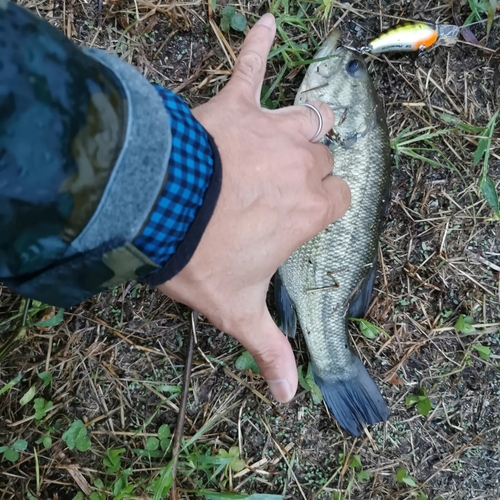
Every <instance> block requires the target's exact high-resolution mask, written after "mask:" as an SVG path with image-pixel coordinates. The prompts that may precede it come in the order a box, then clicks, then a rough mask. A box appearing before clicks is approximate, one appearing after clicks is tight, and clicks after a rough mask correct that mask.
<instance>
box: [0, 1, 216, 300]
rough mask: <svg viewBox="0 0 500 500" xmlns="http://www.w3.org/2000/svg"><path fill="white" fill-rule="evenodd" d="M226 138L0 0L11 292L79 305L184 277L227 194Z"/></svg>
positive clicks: (135, 76)
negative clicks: (111, 292) (221, 149)
mask: <svg viewBox="0 0 500 500" xmlns="http://www.w3.org/2000/svg"><path fill="white" fill-rule="evenodd" d="M221 177H222V173H221V165H220V159H219V156H218V153H217V148H216V146H215V143H214V142H213V139H212V138H211V137H210V135H209V134H208V133H207V132H206V131H205V130H204V129H203V127H202V126H201V125H200V124H199V123H198V122H197V121H196V120H195V119H194V117H193V115H192V114H191V112H190V111H189V109H188V107H187V106H186V105H185V104H184V103H183V102H182V101H181V100H180V99H179V98H178V97H177V96H174V95H173V94H172V93H171V92H168V91H167V90H165V89H162V88H160V87H156V86H153V85H151V84H150V83H149V82H148V81H147V80H146V79H145V78H144V77H143V76H142V75H141V74H140V73H139V72H137V71H136V70H135V69H134V68H132V67H131V66H130V65H128V64H126V63H124V62H123V61H121V60H120V59H118V58H117V57H115V56H112V55H110V54H107V53H105V52H103V51H98V50H85V49H84V50H81V49H79V48H78V47H76V46H75V45H74V44H73V43H71V42H70V41H69V40H68V39H66V38H65V37H64V35H63V34H62V33H60V32H59V31H58V30H57V29H56V28H54V27H52V26H51V25H49V24H48V23H46V22H45V21H43V20H42V19H40V18H39V17H37V16H35V15H34V14H32V13H31V12H29V11H28V10H25V9H23V8H21V7H19V6H17V5H15V4H12V3H9V2H6V1H5V0H0V282H1V283H4V284H6V285H7V286H9V288H11V289H13V290H15V291H17V292H18V293H21V294H23V295H25V296H28V297H31V298H34V299H36V300H40V301H43V302H46V303H49V304H53V305H56V306H60V307H70V306H72V305H75V304H77V303H78V302H80V301H81V300H83V299H85V298H88V297H90V296H92V295H94V294H96V293H99V292H100V291H103V290H106V289H107V288H110V287H114V286H117V285H119V284H121V283H124V282H126V281H129V280H132V279H141V280H142V281H145V282H148V283H150V284H152V285H156V284H159V283H161V282H163V281H166V280H168V279H170V278H171V277H173V276H175V274H177V273H178V272H179V271H180V270H181V269H182V268H183V267H184V266H185V265H186V263H187V262H188V261H189V259H190V258H191V256H192V255H193V253H194V251H195V249H196V247H197V245H198V243H199V241H200V239H201V236H202V234H203V231H204V229H205V228H206V225H207V224H208V221H209V220H210V217H211V215H212V212H213V209H214V207H215V203H216V201H217V198H218V194H219V191H220V186H221Z"/></svg>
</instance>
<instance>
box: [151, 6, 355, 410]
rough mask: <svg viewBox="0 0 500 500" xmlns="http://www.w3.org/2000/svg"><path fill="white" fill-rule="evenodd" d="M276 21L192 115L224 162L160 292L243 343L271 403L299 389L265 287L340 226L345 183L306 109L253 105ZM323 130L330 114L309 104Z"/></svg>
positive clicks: (268, 18)
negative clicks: (213, 198)
mask: <svg viewBox="0 0 500 500" xmlns="http://www.w3.org/2000/svg"><path fill="white" fill-rule="evenodd" d="M275 30H276V27H275V20H274V17H273V16H272V15H271V14H266V15H264V16H263V17H262V18H261V19H260V20H259V22H257V23H256V25H255V26H254V27H253V28H252V29H251V30H250V32H249V33H248V35H247V37H246V39H245V42H244V44H243V46H242V48H241V52H240V55H239V58H238V61H237V62H236V65H235V67H234V71H233V75H232V78H231V80H230V82H229V83H228V84H227V85H226V87H225V88H224V89H223V90H222V91H221V92H220V93H219V94H218V95H217V96H216V97H214V98H213V99H211V100H210V101H209V102H208V103H207V104H204V105H202V106H200V107H198V108H196V109H195V110H194V111H193V114H194V115H195V117H196V118H197V120H198V121H199V122H200V123H201V124H202V125H203V126H204V127H205V129H206V130H207V131H208V132H209V133H210V134H211V135H212V137H213V138H214V140H215V142H216V144H217V147H218V149H219V152H220V156H221V159H222V167H223V175H222V188H221V192H220V195H219V199H218V202H217V205H216V207H215V210H214V213H213V215H212V218H211V220H210V222H209V224H208V226H207V228H206V230H205V232H204V234H203V237H202V239H201V241H200V243H199V245H198V248H197V249H196V251H195V253H194V255H193V257H192V258H191V260H190V261H189V263H188V264H187V265H186V267H185V268H184V269H183V270H182V271H181V272H180V273H179V274H177V275H176V276H175V277H174V278H172V279H171V280H169V281H167V282H166V283H163V284H162V285H160V286H159V287H158V289H159V290H161V291H162V292H163V293H165V294H166V295H168V296H169V297H172V298H173V299H175V300H178V301H179V302H182V303H184V304H187V305H189V306H190V307H192V308H193V309H195V310H197V311H199V312H200V313H202V314H203V315H204V316H206V317H207V318H208V319H209V320H210V321H211V322H212V323H213V324H214V325H215V326H216V327H218V328H219V329H221V330H222V331H224V332H226V333H229V334H230V335H232V336H233V337H235V338H236V339H237V340H238V341H239V342H241V343H242V344H243V345H244V346H245V347H246V348H247V349H248V350H249V351H250V353H251V354H252V355H253V357H254V359H255V361H256V362H257V364H258V365H259V367H260V370H261V373H262V375H263V377H264V378H265V379H266V380H267V382H268V384H269V388H270V390H271V392H272V394H273V396H274V397H275V398H276V399H277V400H278V401H282V402H285V401H289V400H290V399H292V398H293V396H294V394H295V391H296V389H297V368H296V365H295V359H294V356H293V352H292V349H291V347H290V344H289V342H288V340H287V339H286V337H285V336H284V335H283V334H282V333H281V332H280V330H279V329H278V327H277V326H276V324H275V323H274V321H273V319H272V317H271V315H270V314H269V311H268V309H267V306H266V293H267V289H268V286H269V280H270V279H271V277H272V275H273V274H274V272H275V271H276V269H277V268H278V267H279V266H280V265H281V264H282V263H283V262H284V261H285V260H286V259H287V258H288V257H289V256H290V255H291V254H292V253H293V252H294V251H295V250H296V249H297V248H298V247H299V246H300V245H302V244H303V243H305V242H306V241H308V240H310V239H311V238H312V237H313V236H315V235H316V234H318V233H319V232H320V231H322V230H323V229H324V228H325V227H326V226H327V225H328V224H330V223H331V222H333V221H334V220H336V219H338V218H340V217H342V215H343V214H344V213H345V212H346V210H347V208H348V207H349V203H350V191H349V188H348V186H347V184H346V183H345V182H344V181H343V180H341V179H340V178H338V177H332V176H331V175H330V173H331V172H332V168H333V159H332V155H331V153H330V151H329V150H328V148H327V147H326V146H324V145H322V144H316V143H313V142H311V141H310V139H311V138H312V137H314V135H315V133H316V131H317V128H318V117H317V116H316V115H315V113H314V111H312V110H311V109H309V108H307V107H304V106H292V107H288V108H284V109H280V110H276V111H269V110H266V109H262V108H261V107H260V104H259V97H260V92H261V86H262V82H263V79H264V73H265V69H266V60H267V54H268V53H269V50H270V48H271V46H272V43H273V40H274V36H275ZM314 105H315V107H316V108H317V109H318V110H319V111H320V113H321V115H322V117H323V121H324V126H323V128H322V131H321V133H320V135H319V137H318V138H317V139H318V140H319V139H320V138H321V137H322V136H323V135H324V134H325V133H326V132H328V131H329V130H330V129H331V128H332V126H333V113H332V111H331V110H330V108H329V107H328V106H327V105H326V104H324V103H319V102H315V103H314Z"/></svg>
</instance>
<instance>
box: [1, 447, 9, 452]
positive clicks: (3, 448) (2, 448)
mask: <svg viewBox="0 0 500 500" xmlns="http://www.w3.org/2000/svg"><path fill="white" fill-rule="evenodd" d="M8 449H9V447H8V446H0V453H3V452H4V451H5V450H8Z"/></svg>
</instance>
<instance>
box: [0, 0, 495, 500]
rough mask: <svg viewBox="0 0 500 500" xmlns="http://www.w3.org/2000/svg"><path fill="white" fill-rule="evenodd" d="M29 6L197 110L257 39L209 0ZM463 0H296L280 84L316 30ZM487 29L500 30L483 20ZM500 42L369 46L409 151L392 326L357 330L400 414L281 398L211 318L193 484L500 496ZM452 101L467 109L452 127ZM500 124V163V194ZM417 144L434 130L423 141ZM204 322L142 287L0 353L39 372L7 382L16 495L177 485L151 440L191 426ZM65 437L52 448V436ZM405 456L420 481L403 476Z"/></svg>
mask: <svg viewBox="0 0 500 500" xmlns="http://www.w3.org/2000/svg"><path fill="white" fill-rule="evenodd" d="M23 3H24V4H25V5H26V6H28V7H30V8H31V9H32V10H34V11H36V12H38V13H39V14H40V15H42V16H44V17H45V18H47V19H48V20H49V21H50V22H51V23H52V24H54V25H55V26H57V27H58V28H60V29H62V30H63V31H64V32H65V34H66V35H67V36H68V37H70V38H71V39H72V40H73V41H75V42H76V43H77V44H85V45H88V46H94V47H100V48H103V49H106V50H110V51H115V53H116V54H118V55H119V56H120V57H122V58H123V59H125V60H127V61H128V62H130V63H132V64H134V65H135V66H136V67H137V68H138V69H139V70H140V71H141V72H142V73H144V74H145V75H146V76H147V77H148V78H149V79H150V80H152V81H156V82H158V83H160V84H162V85H165V86H167V87H168V88H171V89H173V90H175V91H176V92H179V93H181V94H182V95H183V97H184V98H185V99H186V100H187V101H188V102H190V103H191V104H192V105H197V104H200V103H202V102H204V101H206V100H207V99H208V98H210V97H211V96H212V95H214V94H216V93H217V92H218V90H219V89H220V88H222V87H223V86H224V84H225V83H226V82H227V80H228V78H229V77H230V74H231V69H232V66H233V63H234V59H235V55H237V54H238V50H239V47H240V44H241V41H242V36H241V34H239V33H236V32H234V31H231V32H230V33H229V34H227V33H223V32H222V31H221V30H220V29H219V21H220V17H219V12H220V8H219V6H217V8H216V11H215V12H214V13H212V11H211V8H210V6H207V4H206V3H204V2H201V1H197V0H193V1H176V2H170V1H169V2H164V3H161V2H156V1H151V2H150V1H149V0H137V1H134V2H132V1H129V2H127V1H126V0H125V1H121V0H117V1H116V0H114V1H112V2H107V1H106V2H103V4H102V8H101V9H99V5H98V4H97V2H95V3H86V2H84V1H78V2H77V1H63V2H62V3H61V2H53V1H50V0H42V1H40V2H23ZM459 3H460V2H454V5H453V7H454V9H455V10H454V11H452V10H451V2H444V1H442V2H441V1H440V2H423V1H415V2H411V3H408V2H388V1H382V2H380V3H379V2H373V1H370V0H367V1H365V2H360V1H354V2H351V4H350V6H348V5H347V4H342V3H337V2H332V7H331V11H330V16H329V18H328V19H327V20H322V19H315V20H311V19H310V18H313V17H314V16H315V15H316V14H317V12H316V11H315V7H314V5H312V4H309V3H306V2H304V3H302V4H297V3H296V2H290V10H289V20H291V21H290V23H286V22H285V21H286V19H285V17H283V18H282V21H283V23H282V28H283V31H282V33H281V37H279V38H278V39H277V45H276V47H275V48H276V49H278V48H280V47H283V46H285V47H286V48H287V50H286V51H284V52H281V53H279V54H277V55H275V57H273V58H272V59H271V60H270V63H269V71H268V75H267V79H266V85H267V86H268V87H272V86H274V85H275V88H274V89H273V91H272V92H271V94H270V101H271V102H272V104H273V105H279V106H283V105H288V104H290V103H291V102H292V100H293V96H294V91H295V90H296V89H297V87H298V85H299V82H300V80H301V78H302V70H303V65H300V64H297V63H300V60H301V59H300V58H302V59H304V60H307V59H308V58H310V57H311V55H312V53H313V52H314V48H313V41H315V42H316V43H320V42H321V40H322V39H323V38H324V36H325V35H326V34H327V33H328V32H329V31H330V30H331V29H332V28H333V27H334V26H337V25H338V26H339V27H340V28H341V29H342V31H343V33H344V41H345V43H346V44H347V45H354V46H361V45H364V43H365V42H366V41H367V39H369V38H370V37H371V36H372V35H373V34H376V33H378V32H379V30H380V29H381V28H382V27H386V26H388V25H390V24H392V23H393V22H394V20H395V19H399V18H410V19H411V18H416V17H420V16H421V13H422V12H425V13H426V18H427V19H431V20H439V21H440V22H452V19H453V18H452V13H453V12H460V13H461V14H462V18H463V19H465V17H466V16H467V14H468V12H469V10H468V7H467V5H462V6H460V5H459ZM462 3H464V2H462ZM235 5H236V7H237V10H238V11H239V12H241V13H243V14H245V15H246V17H247V19H248V21H249V23H250V24H251V23H252V22H253V21H254V19H255V17H254V16H255V15H260V14H262V13H264V12H265V11H267V10H269V8H273V9H274V11H275V13H276V14H277V15H279V14H282V15H283V13H284V4H283V3H282V2H277V1H275V2H264V3H262V5H261V3H260V2H249V1H247V2H242V1H241V2H239V3H238V4H235ZM316 6H317V4H316ZM319 15H321V12H320V13H319ZM298 16H303V17H305V18H306V19H305V20H303V22H304V26H305V27H306V29H305V30H304V29H302V28H301V27H300V25H297V21H296V20H297V18H298ZM474 32H475V33H476V35H477V36H478V38H480V39H481V38H482V37H484V34H485V31H484V27H483V26H477V27H476V28H475V29H474ZM499 39H500V29H499V28H498V26H494V28H493V30H492V33H491V35H490V37H489V41H488V45H487V47H485V48H478V47H474V46H470V45H467V44H465V43H459V44H457V45H456V46H454V47H451V48H439V49H436V50H433V51H430V52H428V53H425V54H421V55H416V54H412V55H399V54H395V55H390V56H389V57H385V56H384V57H377V58H376V57H373V58H370V63H369V68H370V71H371V73H372V75H373V77H374V79H375V82H376V85H377V88H378V91H379V94H380V95H381V97H382V99H383V101H384V104H385V108H386V110H387V115H388V122H389V125H390V130H391V137H392V138H393V140H394V141H395V146H397V148H399V154H398V158H397V159H398V162H397V163H398V167H397V169H395V172H394V183H393V188H392V198H391V205H390V209H389V213H388V217H387V224H386V229H385V232H384V234H383V236H382V240H381V242H382V244H381V251H380V262H381V265H380V274H379V278H378V280H377V284H376V294H374V298H373V302H372V304H371V307H370V311H369V314H368V316H367V318H368V319H369V320H370V321H371V322H373V323H374V324H376V325H378V326H380V327H382V328H383V329H384V330H385V332H387V334H388V335H387V336H384V335H379V336H377V338H376V339H374V340H367V339H365V338H364V337H363V336H362V335H360V334H359V333H358V332H357V330H356V329H355V328H353V331H352V333H353V340H354V341H355V343H356V348H357V350H358V351H359V353H360V355H361V357H362V359H363V361H364V362H365V364H366V365H367V366H368V367H369V369H370V371H371V373H373V374H375V378H376V380H377V381H378V382H379V385H380V386H381V387H382V390H383V393H384V396H385V397H386V399H387V401H388V403H389V404H390V408H391V413H392V416H391V420H390V421H389V422H388V423H387V424H385V425H380V426H378V427H376V428H374V429H371V430H370V432H369V433H367V434H366V436H365V437H364V438H363V439H354V438H350V437H346V436H344V435H343V434H342V433H341V432H340V430H339V429H338V428H337V426H336V424H335V422H334V420H333V419H332V418H331V417H330V416H329V415H328V414H327V412H326V410H325V408H324V407H323V406H322V405H314V404H313V403H312V401H311V397H310V394H309V393H308V392H306V391H303V390H299V393H298V395H297V396H296V398H295V399H294V401H293V402H292V403H291V404H289V405H276V406H275V405H274V404H273V403H272V402H271V401H269V399H268V397H269V395H268V393H267V389H266V385H265V383H264V382H263V381H262V379H261V378H260V377H259V376H257V375H254V374H252V372H250V371H246V372H240V371H238V370H237V369H236V368H235V365H234V361H235V359H236V358H237V357H238V356H239V354H240V353H241V348H240V346H239V345H238V344H237V343H236V342H234V341H233V340H231V339H230V338H228V337H227V336H225V335H224V334H223V333H221V332H219V331H217V330H215V329H214V328H212V327H211V326H210V325H209V324H207V323H204V322H203V321H201V322H200V325H199V327H198V329H197V340H198V344H197V346H196V348H195V350H194V368H193V371H192V376H191V392H190V395H189V398H188V404H187V409H186V414H185V421H184V439H185V441H184V447H183V452H182V455H181V457H180V463H179V472H178V481H177V485H178V490H179V495H180V497H181V498H198V497H203V498H206V495H205V496H203V494H202V493H200V491H201V490H203V489H207V488H209V489H213V490H215V491H234V492H239V493H241V492H247V493H253V492H261V493H264V492H265V493H276V494H281V495H283V497H284V498H287V499H315V498H318V499H322V498H324V499H326V498H335V496H334V493H339V494H345V495H346V498H349V497H350V498H367V499H368V498H373V499H406V498H418V495H419V494H422V492H423V493H425V495H426V496H427V497H428V498H431V499H434V498H439V497H442V498H443V499H453V500H455V499H467V500H473V499H474V500H479V499H498V498H500V465H499V464H500V447H499V444H498V443H500V410H499V409H498V408H500V378H499V373H498V369H499V368H498V365H499V362H498V360H499V358H500V328H499V323H500V279H499V278H500V275H499V271H500V226H499V224H498V222H496V223H495V222H493V221H490V218H491V210H490V208H489V206H488V205H487V203H486V202H485V201H484V199H482V198H481V197H478V180H479V178H480V175H481V164H478V165H474V164H473V155H474V152H475V150H476V148H477V145H478V141H479V139H480V136H481V131H480V129H476V128H474V127H480V128H484V127H485V126H486V125H487V123H488V122H489V120H490V119H491V117H492V115H493V113H494V112H495V110H496V109H498V108H499V107H500V92H499V81H500V73H499V72H500V56H499V54H498V50H499V44H498V40H499ZM302 43H307V44H308V45H307V50H306V51H302V52H301V51H300V50H299V49H298V47H297V45H294V44H302ZM495 51H496V52H495ZM450 115H452V116H453V117H454V118H453V120H456V122H455V121H453V123H452V124H450ZM457 123H462V124H466V125H467V126H468V128H467V127H465V128H464V127H462V129H459V128H457V127H456V124H457ZM498 131H499V129H498V127H497V129H496V131H495V133H494V134H493V141H492V144H491V149H490V152H491V155H490V161H489V175H490V177H491V178H492V179H493V181H494V182H495V183H496V185H497V188H498V186H499V182H500V142H499V140H498V139H497V138H498V137H499V136H500V134H499V133H498ZM416 138H419V140H420V141H419V142H411V143H409V142H408V141H409V140H410V139H416ZM404 148H406V149H404ZM417 148H425V149H420V150H417ZM415 153H418V154H420V155H422V157H416V155H415ZM21 310H22V304H21V298H20V297H18V296H16V295H14V294H12V293H10V292H9V291H8V290H7V289H5V288H3V289H1V292H0V319H1V324H2V326H0V332H1V331H4V333H2V334H1V335H2V337H1V339H2V341H5V340H6V339H7V337H8V336H9V335H8V332H9V330H10V329H11V328H12V327H13V326H15V324H16V323H15V322H16V319H15V315H16V314H18V313H19V312H20V311H21ZM44 312H45V313H46V312H47V311H44ZM44 312H42V313H40V314H43V313H44ZM49 312H50V311H49ZM461 314H463V315H466V316H470V317H472V318H473V324H474V328H473V329H471V330H470V331H469V332H468V333H459V332H457V331H456V330H455V328H454V325H455V324H456V322H457V319H458V318H459V316H460V315H461ZM37 317H38V316H37ZM11 320H12V321H11ZM189 329H190V321H189V311H188V310H187V309H186V308H184V307H183V306H180V305H178V304H175V303H173V302H172V301H170V300H169V299H167V298H165V297H162V296H161V295H160V294H158V293H156V292H154V291H152V290H150V289H148V288H147V287H143V286H141V285H137V284H135V283H134V284H127V285H124V286H123V287H119V288H117V289H114V290H113V291H110V292H109V293H106V294H101V295H100V296H97V297H94V298H93V299H90V300H88V301H86V302H85V303H83V304H81V305H80V306H78V307H76V308H74V309H73V310H71V311H66V312H65V314H64V320H63V322H62V323H60V324H59V325H58V326H56V327H53V328H41V327H30V328H28V329H27V331H26V332H25V335H24V337H23V338H20V339H19V341H18V343H17V344H14V346H13V347H12V349H11V350H10V353H9V355H8V357H7V358H6V359H4V360H2V362H1V366H0V379H1V382H2V383H1V384H0V385H1V386H2V387H3V386H4V385H5V384H7V383H8V382H9V381H11V380H13V379H15V377H16V376H17V375H18V374H21V375H22V378H21V380H20V381H19V382H18V383H17V384H15V385H13V387H12V388H11V389H10V390H8V391H6V392H5V393H3V394H1V395H0V402H1V406H0V436H1V437H0V446H1V445H3V444H6V445H7V444H9V445H11V444H12V443H14V442H15V441H16V440H17V439H24V440H26V441H27V447H26V449H25V450H24V451H22V452H21V453H20V458H19V460H18V461H16V462H15V463H10V462H8V461H6V460H1V459H0V499H13V498H23V499H24V498H52V499H56V498H57V499H59V500H61V499H72V498H74V497H75V495H76V494H77V492H78V491H81V492H83V494H85V495H87V494H88V493H90V492H91V491H94V490H96V489H97V488H95V487H94V485H95V484H96V479H100V480H101V481H102V483H103V484H104V487H103V491H105V492H106V493H103V495H107V496H103V498H119V496H118V495H116V491H115V494H114V495H113V488H118V487H117V486H116V485H117V484H118V482H119V480H120V478H123V477H124V476H123V474H122V472H121V471H123V470H124V469H125V470H126V469H130V475H128V476H126V477H127V479H126V483H127V484H129V485H132V487H133V488H132V491H130V495H131V497H132V498H153V495H154V491H153V490H152V489H151V487H153V489H154V488H155V487H156V489H157V490H159V487H158V483H154V481H155V480H156V481H158V478H160V477H161V475H162V474H163V475H164V474H165V468H166V467H167V465H168V463H169V460H170V457H169V454H168V450H167V454H166V455H165V457H163V458H160V457H151V456H148V453H147V452H144V451H143V452H140V451H139V452H138V451H137V450H145V449H146V448H147V447H148V446H149V445H148V438H153V437H155V436H157V432H158V429H159V428H160V426H161V425H163V424H167V425H168V426H169V427H170V428H171V429H172V431H173V429H174V427H175V425H176V421H177V417H178V413H179V392H180V385H181V379H182V372H183V365H184V361H183V360H184V355H185V351H186V339H187V335H188V332H189ZM5 332H6V333H5ZM479 344H481V345H484V346H488V347H490V349H491V351H492V355H491V356H490V357H489V358H488V359H487V360H485V359H482V358H481V357H480V356H479V353H478V351H477V350H476V349H475V348H473V345H479ZM294 348H295V351H296V355H297V360H298V364H299V365H303V366H307V354H306V349H305V345H304V343H303V341H302V340H301V339H300V338H299V339H298V340H296V341H294ZM42 372H49V373H50V374H51V375H52V383H51V384H49V385H48V386H46V387H45V386H44V385H43V381H42V380H41V379H40V378H39V377H38V374H39V373H42ZM30 387H35V388H36V390H37V392H36V397H37V398H40V397H43V398H45V400H47V401H52V403H53V407H52V408H50V409H49V410H48V412H47V415H46V416H45V417H44V418H42V419H41V420H39V421H36V420H35V419H34V410H33V401H31V402H30V403H28V404H26V405H24V406H23V405H22V404H21V398H22V396H23V395H24V394H25V393H26V392H27V391H28V390H29V389H30ZM421 389H425V390H426V391H427V394H428V396H429V398H430V400H431V402H432V409H431V411H430V413H429V414H428V415H427V416H422V415H420V414H419V413H418V412H417V410H416V408H415V407H414V406H411V407H407V406H406V404H405V400H406V397H407V396H408V395H410V394H418V393H420V392H419V391H420V390H421ZM0 390H1V387H0ZM77 419H80V420H82V421H83V422H85V425H86V428H87V430H88V432H89V436H90V438H91V444H92V447H91V449H90V450H89V451H85V452H80V451H77V450H76V449H75V450H69V449H68V447H67V446H66V443H65V442H64V441H63V440H62V435H63V432H64V431H65V430H66V429H67V428H68V427H69V425H70V424H71V423H72V422H74V421H75V420H77ZM48 432H49V433H50V434H51V437H52V443H51V444H50V446H48V447H47V448H45V447H44V446H43V444H42V443H40V444H36V441H37V440H38V439H39V438H41V437H42V436H44V435H47V433H48ZM230 447H236V449H238V452H239V454H240V456H241V457H242V458H243V459H244V460H245V462H246V464H247V468H245V469H243V470H242V471H241V472H235V471H232V470H231V469H230V468H227V467H223V468H222V470H220V471H219V472H217V467H218V463H216V461H215V460H214V459H213V458H214V457H216V456H218V453H219V450H228V449H229V448H230ZM120 448H123V449H124V450H125V451H124V452H123V454H122V455H121V468H120V469H119V470H118V471H117V472H112V473H107V472H106V470H107V468H106V467H105V466H104V465H103V458H105V457H106V456H107V453H108V451H109V450H111V449H120ZM134 450H135V451H134ZM340 453H342V454H343V455H344V461H340V462H339V454H340ZM355 455H359V456H360V459H361V462H362V465H363V469H364V470H365V471H368V472H370V473H371V474H372V477H371V478H370V479H368V480H365V481H363V482H360V481H359V480H358V478H357V477H356V473H355V471H354V469H353V468H350V467H349V466H348V465H349V463H350V461H351V459H352V457H354V456H355ZM219 458H220V456H219ZM400 468H404V469H406V470H407V471H408V472H407V474H408V475H409V476H412V477H413V478H414V479H415V484H416V487H412V486H411V485H408V484H404V483H399V482H398V481H397V479H396V472H397V470H398V469H400ZM357 471H358V472H359V468H358V470H357ZM215 472H217V473H216V474H215V475H214V477H213V478H210V476H212V475H213V474H214V473H215ZM123 481H124V480H123V479H122V483H120V484H121V485H122V486H123V484H125V483H124V482H123ZM155 485H156V486H155ZM196 491H197V492H198V493H195V492H196ZM157 494H158V495H159V493H157ZM30 495H32V496H30ZM160 497H161V496H157V497H156V498H160ZM77 498H78V497H77ZM124 498H127V497H124ZM420 498H424V497H422V496H421V497H420Z"/></svg>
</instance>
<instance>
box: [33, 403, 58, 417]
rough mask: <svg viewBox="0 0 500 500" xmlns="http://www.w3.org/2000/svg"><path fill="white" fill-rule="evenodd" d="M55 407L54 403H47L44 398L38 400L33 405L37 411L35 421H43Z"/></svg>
mask: <svg viewBox="0 0 500 500" xmlns="http://www.w3.org/2000/svg"><path fill="white" fill-rule="evenodd" d="M53 406H54V403H53V402H52V401H46V400H45V399H44V398H36V399H35V401H34V403H33V409H34V410H35V420H41V419H42V418H45V415H46V414H47V412H48V411H49V410H50V409H51V408H52V407H53Z"/></svg>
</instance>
